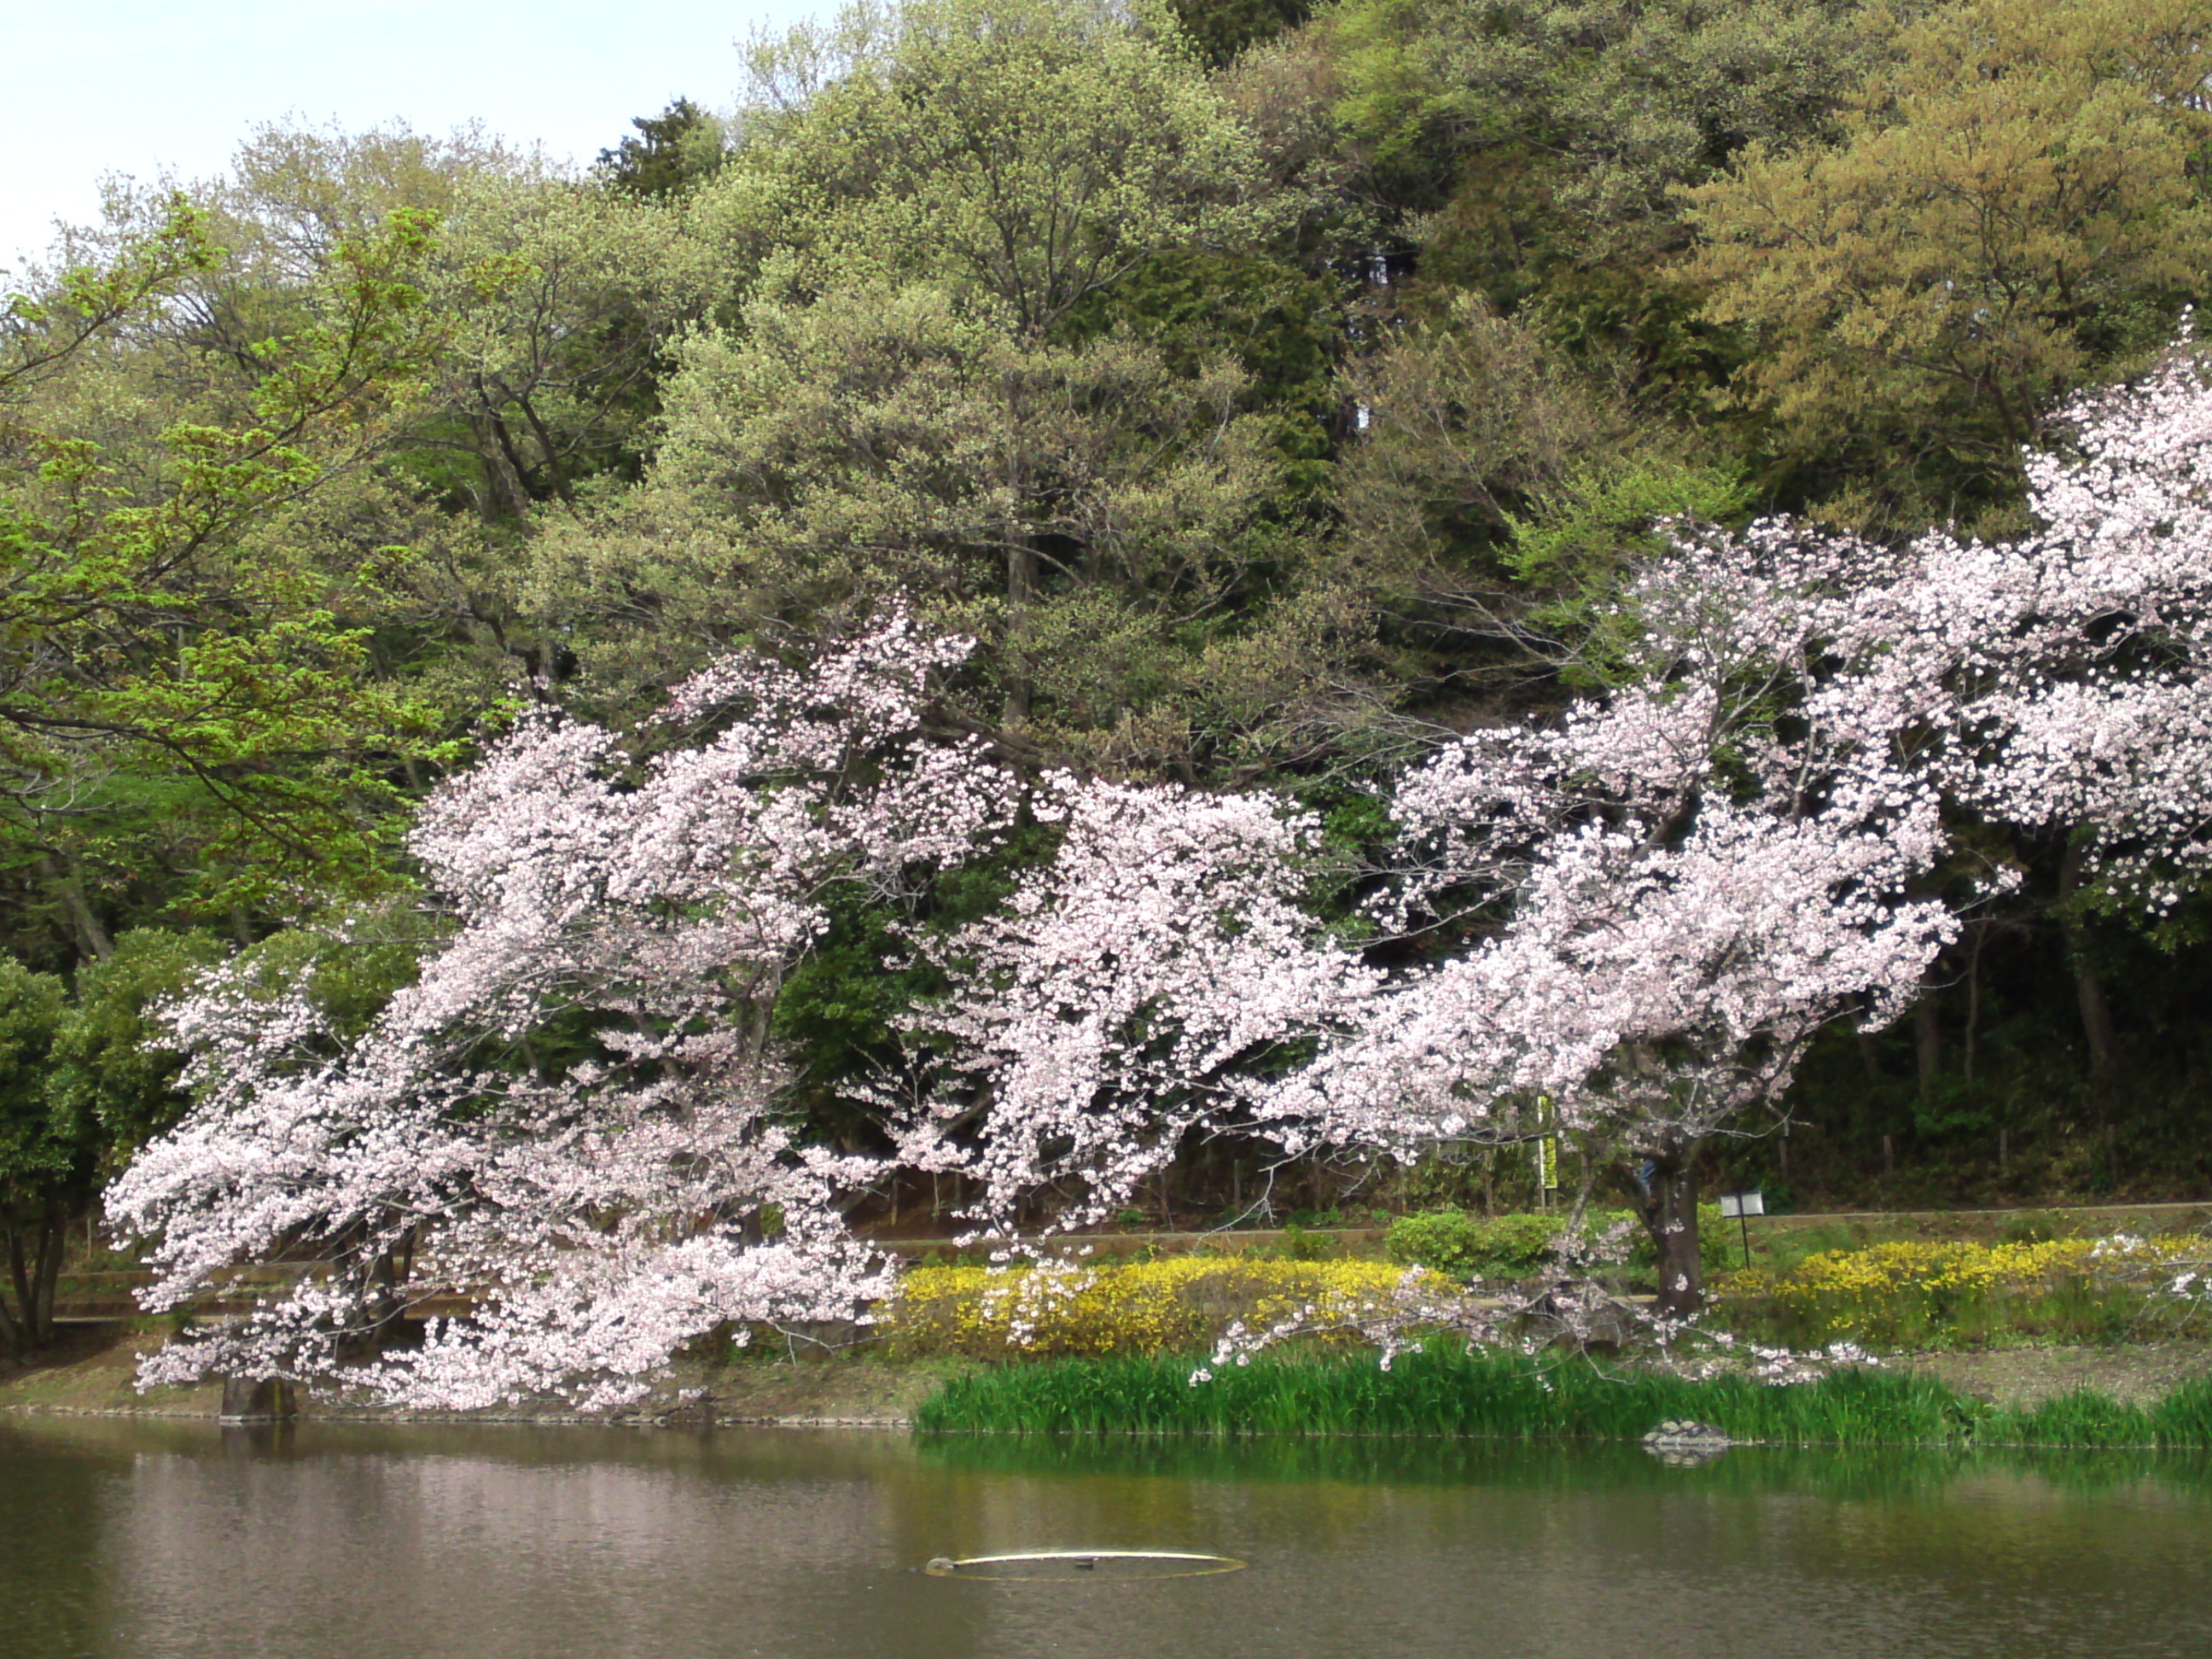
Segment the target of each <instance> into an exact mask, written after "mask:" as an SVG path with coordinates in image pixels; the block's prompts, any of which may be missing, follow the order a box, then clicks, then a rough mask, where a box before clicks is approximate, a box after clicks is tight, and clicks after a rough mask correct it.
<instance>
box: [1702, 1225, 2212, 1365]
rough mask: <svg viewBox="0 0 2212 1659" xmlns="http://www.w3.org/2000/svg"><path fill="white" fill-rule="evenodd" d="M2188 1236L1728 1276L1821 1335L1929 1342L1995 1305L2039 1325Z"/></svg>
mask: <svg viewBox="0 0 2212 1659" xmlns="http://www.w3.org/2000/svg"><path fill="white" fill-rule="evenodd" d="M2201 1248H2202V1242H2201V1241H2198V1240H2192V1239H2184V1238H2152V1239H2139V1238H2110V1239H2093V1238H2061V1239H2051V1240H2047V1241H2045V1242H2042V1243H2015V1244H1976V1243H1964V1242H1960V1241H1955V1240H1953V1241H1930V1242H1925V1243H1888V1244H1870V1245H1868V1246H1866V1247H1865V1248H1863V1249H1856V1250H1825V1251H1822V1252H1820V1254H1818V1255H1809V1256H1807V1257H1806V1258H1805V1260H1804V1261H1801V1262H1799V1263H1798V1264H1797V1266H1796V1267H1794V1268H1793V1269H1791V1270H1790V1271H1789V1272H1788V1273H1765V1272H1761V1271H1756V1270H1753V1271H1748V1272H1740V1273H1728V1274H1725V1275H1723V1277H1722V1278H1721V1279H1719V1280H1718V1281H1717V1284H1716V1286H1715V1288H1716V1289H1717V1290H1718V1291H1720V1292H1721V1294H1722V1296H1723V1297H1724V1298H1726V1299H1727V1300H1729V1301H1732V1302H1737V1303H1743V1302H1756V1303H1759V1304H1765V1307H1766V1308H1767V1309H1768V1310H1770V1311H1771V1312H1772V1313H1773V1314H1776V1315H1778V1316H1781V1317H1782V1319H1783V1320H1784V1322H1786V1323H1788V1324H1789V1325H1790V1326H1791V1327H1793V1328H1794V1331H1793V1334H1797V1335H1801V1336H1808V1337H1812V1338H1815V1339H1821V1340H1826V1339H1828V1338H1836V1337H1848V1338H1850V1339H1853V1340H1858V1341H1867V1342H1892V1343H1893V1342H1904V1341H1912V1340H1923V1339H1925V1338H1926V1337H1928V1336H1929V1335H1930V1334H1935V1333H1936V1331H1937V1329H1938V1328H1940V1327H1942V1326H1944V1325H1945V1324H1947V1323H1951V1324H1955V1323H1957V1322H1960V1320H1961V1319H1962V1318H1970V1317H1985V1316H1989V1315H1990V1314H1992V1313H2002V1312H2009V1313H2011V1314H2013V1315H2015V1316H2019V1317H2018V1318H2017V1319H2015V1321H2014V1322H2021V1323H2026V1324H2027V1325H2030V1326H2033V1323H2034V1322H2035V1315H2036V1311H2037V1310H2038V1308H2039V1307H2041V1308H2043V1309H2045V1310H2048V1308H2049V1306H2050V1304H2053V1303H2054V1302H2056V1301H2057V1300H2059V1299H2061V1298H2063V1297H2066V1296H2068V1295H2069V1294H2071V1295H2073V1296H2075V1297H2083V1296H2088V1297H2095V1296H2098V1295H2100V1294H2102V1293H2104V1291H2106V1290H2107V1289H2110V1288H2112V1285H2113V1281H2115V1280H2116V1279H2118V1278H2119V1277H2120V1276H2122V1275H2123V1274H2124V1273H2125V1272H2126V1271H2127V1270H2128V1269H2130V1268H2140V1267H2149V1266H2155V1265H2156V1264H2158V1263H2160V1262H2162V1261H2176V1260H2179V1259H2181V1258H2182V1257H2184V1256H2185V1255H2191V1254H2194V1253H2196V1252H2197V1251H2198V1250H2200V1249H2201Z"/></svg>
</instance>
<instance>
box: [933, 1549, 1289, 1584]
mask: <svg viewBox="0 0 2212 1659" xmlns="http://www.w3.org/2000/svg"><path fill="white" fill-rule="evenodd" d="M1244 1565H1245V1564H1244V1563H1243V1562H1242V1561H1239V1560H1237V1559H1236V1558H1235V1557H1233V1556H1228V1555H1211V1554H1206V1553H1202V1552H1200V1551H1194V1550H1024V1551H1020V1552H1018V1553H1013V1554H1009V1555H971V1556H968V1557H966V1558H964V1559H961V1560H957V1561H956V1560H954V1559H951V1557H949V1556H943V1555H936V1556H932V1557H931V1558H930V1559H929V1564H928V1565H927V1566H925V1567H924V1568H923V1569H922V1571H924V1572H926V1573H927V1574H929V1576H930V1577H933V1578H1072V1577H1074V1576H1075V1575H1076V1574H1077V1573H1079V1572H1085V1573H1091V1574H1094V1575H1096V1576H1097V1577H1102V1578H1194V1577H1199V1576H1200V1574H1204V1573H1212V1572H1236V1571H1240V1570H1241V1569H1242V1568H1243V1566H1244Z"/></svg>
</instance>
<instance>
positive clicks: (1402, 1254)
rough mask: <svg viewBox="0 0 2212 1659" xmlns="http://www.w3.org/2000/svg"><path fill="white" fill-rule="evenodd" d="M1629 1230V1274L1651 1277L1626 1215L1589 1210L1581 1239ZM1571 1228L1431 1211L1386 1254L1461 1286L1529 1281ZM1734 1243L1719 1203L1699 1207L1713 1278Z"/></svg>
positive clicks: (1555, 1218)
mask: <svg viewBox="0 0 2212 1659" xmlns="http://www.w3.org/2000/svg"><path fill="white" fill-rule="evenodd" d="M1624 1224H1626V1230H1627V1239H1628V1256H1627V1259H1626V1263H1625V1266H1626V1268H1627V1269H1628V1276H1629V1277H1631V1278H1637V1277H1639V1276H1640V1277H1645V1278H1648V1277H1649V1276H1650V1273H1651V1272H1652V1271H1653V1269H1654V1267H1656V1252H1655V1251H1654V1249H1652V1244H1651V1236H1650V1234H1649V1233H1648V1232H1646V1231H1644V1227H1643V1225H1642V1224H1641V1223H1640V1222H1638V1221H1637V1220H1636V1218H1634V1217H1632V1215H1630V1214H1629V1213H1628V1212H1626V1210H1592V1211H1589V1212H1587V1213H1586V1214H1585V1215H1584V1217H1583V1226H1582V1233H1583V1237H1585V1238H1586V1239H1596V1238H1598V1237H1602V1236H1603V1235H1604V1234H1605V1233H1606V1232H1607V1231H1609V1230H1611V1229H1613V1227H1616V1226H1621V1225H1624ZM1566 1225H1567V1218H1565V1216H1563V1215H1557V1214H1551V1215H1545V1214H1524V1215H1471V1214H1469V1213H1468V1212H1466V1211H1464V1210H1425V1211H1423V1212H1419V1214H1415V1215H1407V1216H1401V1217H1399V1218H1398V1219H1397V1220H1395V1222H1393V1223H1391V1225H1390V1231H1389V1234H1388V1235H1387V1236H1386V1237H1385V1238H1384V1240H1383V1249H1384V1251H1385V1253H1386V1254H1388V1255H1389V1258H1390V1260H1391V1261H1395V1262H1399V1263H1401V1264H1402V1265H1404V1266H1407V1267H1414V1266H1419V1267H1428V1268H1431V1269H1433V1270H1434V1271H1436V1272H1437V1273H1444V1274H1447V1275H1449V1277H1451V1278H1453V1279H1460V1280H1462V1282H1464V1281H1468V1280H1472V1279H1526V1278H1528V1276H1529V1275H1530V1274H1532V1273H1537V1272H1540V1271H1541V1269H1542V1268H1543V1267H1545V1266H1546V1265H1547V1263H1548V1262H1549V1261H1551V1259H1552V1255H1553V1249H1554V1248H1555V1246H1556V1245H1557V1244H1558V1242H1559V1235H1560V1234H1561V1233H1562V1232H1564V1231H1565V1229H1566ZM1734 1241H1735V1233H1734V1231H1731V1230H1729V1228H1727V1226H1726V1225H1725V1224H1723V1221H1722V1219H1721V1212H1720V1206H1718V1205H1717V1204H1704V1205H1700V1206H1698V1255H1699V1261H1701V1262H1702V1263H1703V1264H1704V1267H1705V1277H1706V1278H1707V1279H1712V1278H1713V1277H1715V1276H1716V1275H1717V1274H1719V1273H1723V1272H1725V1271H1727V1269H1728V1268H1729V1266H1730V1265H1731V1263H1733V1262H1734V1261H1735V1257H1734V1256H1733V1255H1731V1254H1730V1249H1731V1247H1732V1245H1733V1243H1734Z"/></svg>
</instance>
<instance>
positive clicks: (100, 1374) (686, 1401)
mask: <svg viewBox="0 0 2212 1659" xmlns="http://www.w3.org/2000/svg"><path fill="white" fill-rule="evenodd" d="M158 1340H160V1339H158V1338H156V1337H153V1336H149V1335H145V1334H138V1333H133V1332H128V1331H118V1330H117V1329H115V1328H112V1327H106V1328H103V1327H80V1328H76V1329H74V1330H72V1331H70V1333H69V1334H67V1335H66V1336H65V1337H64V1339H63V1340H62V1342H61V1343H60V1345H59V1346H57V1347H56V1348H54V1349H53V1350H52V1351H50V1352H48V1353H46V1354H45V1355H43V1356H41V1357H40V1359H39V1360H38V1361H37V1362H36V1363H34V1364H32V1365H30V1366H28V1367H25V1368H20V1369H15V1370H9V1369H8V1368H7V1366H6V1364H5V1362H4V1361H0V1412H5V1411H22V1412H54V1413H82V1414H98V1415H101V1416H110V1415H112V1416H134V1417H136V1416H146V1417H183V1418H212V1417H215V1416H216V1415H217V1414H218V1413H219V1412H220V1410H221V1407H222V1389H221V1388H220V1387H219V1386H217V1385H215V1384H209V1385H206V1386H204V1387H201V1388H194V1389H154V1390H153V1391H151V1392H150V1393H147V1394H141V1393H139V1392H138V1390H137V1388H136V1387H135V1386H134V1383H133V1377H134V1375H135V1373H136V1370H137V1363H138V1355H139V1352H140V1351H141V1350H142V1349H145V1348H150V1347H151V1346H154V1345H155V1343H156V1342H157V1341H158ZM971 1368H972V1362H969V1361H963V1360H951V1361H943V1362H928V1363H924V1364H898V1365H894V1364H883V1363H881V1362H878V1361H876V1360H873V1359H868V1358H843V1357H836V1358H822V1359H800V1360H796V1361H794V1360H792V1359H788V1358H782V1357H781V1356H775V1357H769V1356H763V1357H760V1358H750V1357H744V1356H740V1357H738V1358H736V1359H735V1360H733V1361H732V1363H729V1364H721V1365H718V1366H714V1367H712V1368H708V1367H701V1366H696V1365H691V1366H684V1367H680V1368H679V1369H678V1373H677V1374H676V1375H675V1376H672V1377H671V1378H670V1379H669V1380H668V1381H667V1382H665V1383H662V1384H660V1385H659V1386H658V1387H656V1388H655V1389H654V1390H653V1393H652V1394H651V1395H648V1396H647V1398H646V1399H644V1400H642V1401H640V1402H639V1403H638V1404H637V1405H636V1406H635V1407H633V1408H631V1409H630V1410H629V1411H626V1412H623V1413H615V1414H614V1418H615V1420H629V1421H639V1422H653V1421H671V1422H684V1423H691V1424H696V1423H699V1422H701V1421H702V1419H703V1417H704V1415H705V1414H706V1413H712V1415H713V1419H714V1421H715V1422H718V1423H733V1424H734V1423H758V1424H781V1425H792V1426H801V1425H804V1426H808V1427H818V1426H821V1425H824V1424H840V1425H854V1426H862V1425H866V1426H882V1427H890V1426H896V1425H903V1424H904V1423H906V1422H907V1421H908V1419H910V1418H911V1417H912V1416H913V1414H914V1410H915V1407H917V1406H919V1405H920V1404H921V1402H922V1401H924V1400H926V1399H927V1398H928V1397H929V1395H930V1394H931V1393H932V1392H933V1391H934V1390H935V1389H937V1387H938V1386H939V1384H940V1383H942V1382H944V1380H945V1378H946V1377H947V1376H951V1375H952V1374H953V1373H954V1372H956V1371H959V1370H968V1369H971ZM301 1415H302V1416H304V1417H308V1418H326V1419H330V1418H368V1419H380V1420H430V1421H435V1420H442V1419H453V1420H456V1421H466V1420H471V1419H473V1420H496V1421H507V1420H513V1419H527V1420H530V1421H533V1422H547V1423H557V1422H580V1421H591V1422H605V1421H608V1420H609V1417H608V1415H607V1414H599V1415H595V1416H592V1417H590V1418H584V1417H580V1416H579V1415H578V1414H577V1413H575V1412H574V1409H573V1408H572V1407H568V1406H567V1405H565V1404H562V1403H561V1402H557V1401H556V1402H549V1403H545V1404H543V1405H538V1406H529V1407H520V1408H513V1409H504V1410H499V1411H493V1412H471V1413H437V1412H395V1411H386V1410H381V1409H378V1408H375V1407H367V1406H363V1405H362V1404H361V1403H360V1402H358V1401H348V1400H343V1399H337V1398H329V1397H325V1396H321V1395H310V1396H309V1397H308V1398H307V1400H305V1401H302V1402H301Z"/></svg>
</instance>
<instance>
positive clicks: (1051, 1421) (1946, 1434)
mask: <svg viewBox="0 0 2212 1659" xmlns="http://www.w3.org/2000/svg"><path fill="white" fill-rule="evenodd" d="M1196 1364H1197V1362H1196V1361H1194V1360H1192V1359H1189V1358H1177V1357H1175V1356H1170V1355H1160V1356H1155V1357H1152V1358H1103V1359H1060V1360H1048V1361H1041V1362H1037V1363H1034V1364H1011V1365H1000V1366H998V1367H995V1368H994V1369H992V1370H986V1371H981V1372H977V1373H975V1374H974V1375H971V1376H963V1377H959V1378H956V1379H954V1380H953V1381H952V1382H951V1383H948V1384H947V1385H946V1386H945V1388H944V1389H941V1390H939V1392H938V1393H937V1394H936V1395H934V1396H933V1397H932V1398H931V1399H930V1400H928V1401H926V1402H924V1404H923V1405H922V1406H921V1408H920V1410H919V1411H918V1412H917V1413H916V1414H915V1425H916V1426H917V1427H919V1428H921V1429H923V1430H926V1431H1001V1432H1016V1433H1079V1434H1080V1433H1135V1434H1158V1435H1197V1436H1215V1437H1223V1436H1232V1435H1266V1434H1304V1435H1314V1434H1320V1435H1371V1434H1390V1435H1462V1436H1480V1437H1491V1438H1498V1439H1509V1440H1536V1439H1557V1438H1576V1439H1597V1440H1632V1439H1636V1438H1638V1437H1641V1436H1642V1435H1643V1434H1644V1433H1645V1432H1646V1431H1648V1430H1650V1428H1651V1427H1652V1426H1653V1425H1656V1424H1657V1423H1660V1422H1662V1421H1663V1420H1665V1419H1669V1418H1695V1419H1699V1421H1702V1422H1707V1423H1713V1424H1717V1425H1719V1426H1720V1427H1722V1428H1723V1429H1725V1430H1726V1431H1728V1432H1729V1434H1730V1435H1731V1436H1732V1437H1735V1438H1736V1439H1739V1440H1759V1441H1779V1442H1787V1443H1794V1444H1806V1443H1820V1444H1829V1445H1862V1446H1871V1445H1885V1444H1890V1445H1961V1446H1963V1445H1980V1446H1989V1445H2020V1446H2076V1447H2096V1446H2185V1447H2200V1448H2202V1447H2212V1379H2203V1380H2199V1381H2197V1382H2193V1383H2185V1384H2184V1385H2183V1386H2181V1387H2179V1388H2178V1389H2175V1390H2173V1391H2172V1393H2170V1394H2168V1395H2166V1397H2165V1398H2163V1399H2162V1400H2160V1401H2156V1402H2154V1403H2153V1404H2151V1405H2149V1406H2147V1407H2146V1406H2136V1405H2130V1404H2125V1403H2123V1402H2120V1401H2115V1400H2112V1399H2111V1398H2109V1397H2107V1396H2106V1395H2099V1394H2093V1393H2087V1392H2081V1393H2075V1394H2070V1395H2063V1396H2061V1397H2059V1398H2057V1399H2053V1400H2047V1401H2042V1402H2040V1403H2039V1404H2037V1405H2034V1406H2032V1407H1999V1406H1996V1405H1992V1404H1990V1403H1988V1402H1985V1401H1978V1400H1974V1399H1972V1398H1970V1397H1969V1396H1966V1395H1961V1394H1960V1393H1958V1392H1956V1391H1954V1389H1949V1388H1947V1387H1946V1386H1944V1384H1942V1383H1940V1382H1938V1381H1936V1379H1935V1378H1933V1377H1930V1376H1924V1375H1921V1374H1917V1373H1914V1372H1909V1371H1890V1370H1844V1371H1838V1372H1836V1373H1834V1374H1832V1376H1828V1377H1826V1378H1824V1379H1823V1380H1821V1381H1820V1382H1817V1383H1798V1384H1795V1385H1791V1386H1788V1387H1774V1386H1771V1385H1767V1384H1763V1383H1755V1382H1752V1381H1750V1380H1748V1379H1746V1378H1743V1377H1740V1376H1721V1377H1714V1378H1710V1379H1706V1380H1704V1381H1691V1380H1688V1379H1686V1378H1682V1377H1675V1376H1660V1375H1655V1374H1651V1373H1647V1372H1639V1371H1634V1370H1610V1369H1607V1368H1604V1367H1601V1366H1598V1365H1594V1364H1588V1363H1584V1362H1582V1361H1578V1360H1576V1361H1566V1362H1561V1361H1558V1360H1549V1359H1531V1358H1526V1357H1523V1356H1521V1355H1517V1354H1508V1355H1498V1354H1470V1353H1465V1352H1452V1351H1448V1350H1443V1351H1438V1352H1418V1353H1408V1354H1405V1355H1401V1357H1400V1358H1399V1359H1398V1360H1397V1362H1396V1363H1395V1364H1394V1365H1392V1367H1391V1368H1390V1369H1389V1370H1387V1371H1386V1370H1383V1369H1382V1368H1381V1367H1380V1366H1379V1365H1378V1364H1376V1362H1375V1361H1374V1359H1373V1358H1370V1357H1362V1356H1357V1355H1346V1356H1320V1357H1309V1358H1261V1359H1258V1360H1255V1361H1254V1362H1253V1363H1252V1364H1249V1365H1244V1366H1235V1365H1231V1366H1225V1367H1222V1368H1219V1369H1218V1370H1217V1371H1216V1373H1215V1375H1214V1376H1213V1377H1212V1380H1211V1381H1210V1382H1202V1383H1193V1382H1192V1381H1191V1380H1190V1379H1191V1376H1192V1373H1193V1370H1194V1366H1195V1365H1196Z"/></svg>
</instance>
